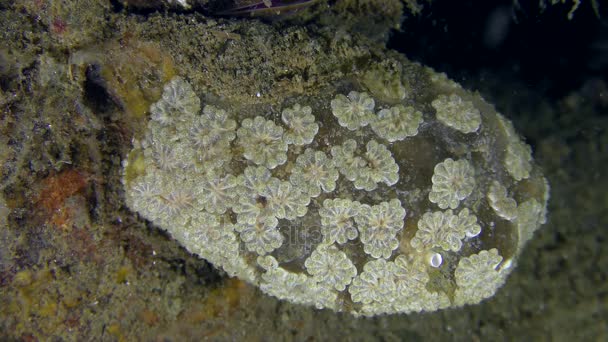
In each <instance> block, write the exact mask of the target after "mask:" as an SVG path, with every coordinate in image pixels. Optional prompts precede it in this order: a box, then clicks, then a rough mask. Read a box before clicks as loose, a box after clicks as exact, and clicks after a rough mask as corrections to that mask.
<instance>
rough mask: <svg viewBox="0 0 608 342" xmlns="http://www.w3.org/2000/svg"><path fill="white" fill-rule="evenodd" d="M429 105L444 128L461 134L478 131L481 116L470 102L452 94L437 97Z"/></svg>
mask: <svg viewBox="0 0 608 342" xmlns="http://www.w3.org/2000/svg"><path fill="white" fill-rule="evenodd" d="M431 104H432V105H433V108H435V110H436V112H437V120H439V121H440V122H441V123H443V124H445V125H446V126H449V127H452V128H454V129H456V130H458V131H460V132H462V133H474V132H476V131H477V130H478V129H479V125H480V124H481V115H480V113H479V109H477V108H475V106H474V105H473V103H472V102H471V101H464V100H463V99H462V98H461V97H460V96H458V95H456V94H452V95H450V96H446V95H439V96H438V97H437V98H436V99H435V100H433V102H432V103H431Z"/></svg>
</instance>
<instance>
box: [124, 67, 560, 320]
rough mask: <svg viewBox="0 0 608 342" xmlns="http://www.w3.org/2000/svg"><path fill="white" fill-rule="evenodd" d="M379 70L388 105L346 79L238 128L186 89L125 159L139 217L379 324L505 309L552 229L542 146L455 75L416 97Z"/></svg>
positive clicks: (171, 97) (247, 274)
mask: <svg viewBox="0 0 608 342" xmlns="http://www.w3.org/2000/svg"><path fill="white" fill-rule="evenodd" d="M395 68H396V70H397V69H398V70H401V68H400V67H399V68H397V66H395ZM374 70H376V71H374V72H376V73H377V70H380V69H378V68H376V69H374ZM374 72H371V73H363V75H367V76H366V77H368V79H367V80H364V81H363V82H362V83H363V84H364V86H366V87H368V89H367V90H368V91H370V92H372V94H382V96H379V97H378V98H372V96H370V95H369V94H367V93H365V92H363V89H361V88H360V86H358V84H361V83H358V82H352V83H349V81H345V82H344V83H342V84H340V88H339V89H334V90H333V91H331V90H329V91H324V92H323V93H319V94H317V95H316V96H315V97H310V96H309V97H304V96H300V97H298V98H297V102H296V101H294V100H295V99H286V100H285V103H289V104H290V105H289V106H285V107H280V106H279V107H276V106H269V107H266V108H257V107H255V106H254V107H248V109H246V110H242V109H241V110H239V115H236V114H235V113H234V112H233V111H232V110H231V108H232V107H230V106H229V105H226V104H225V103H224V104H218V103H205V104H203V105H201V101H200V99H199V97H198V96H197V95H196V94H195V93H194V91H193V89H192V87H191V86H190V85H189V84H188V82H186V81H185V80H184V79H182V78H179V77H177V78H174V79H173V80H172V81H170V82H169V83H168V84H167V85H166V86H165V87H164V89H165V92H164V93H163V95H162V97H161V99H160V100H159V101H158V102H157V103H155V104H154V105H152V107H151V109H150V110H151V119H150V120H149V122H148V125H147V130H146V132H145V134H144V135H143V136H141V137H137V138H136V139H135V140H134V147H133V151H132V152H131V153H130V155H129V156H128V157H127V158H126V160H125V161H124V168H125V169H124V175H125V176H124V185H125V190H126V191H125V194H126V202H127V205H128V206H129V207H130V208H132V209H133V210H135V211H137V212H138V213H139V214H140V215H141V216H142V217H144V218H146V219H148V220H150V221H152V222H153V223H154V224H156V225H158V226H159V227H161V228H163V229H165V230H167V231H168V232H169V233H170V234H171V235H172V236H173V237H174V238H175V239H176V240H178V241H179V242H180V243H181V244H182V245H183V246H184V247H185V248H187V249H188V250H189V251H190V252H192V253H194V254H197V255H199V256H200V257H201V258H205V259H206V260H208V261H210V262H211V263H212V264H214V265H215V266H217V267H219V268H222V269H223V270H225V271H226V272H227V273H228V274H229V275H230V276H236V277H239V278H241V279H243V280H245V281H248V282H250V283H252V284H255V285H257V286H259V287H260V289H261V290H262V291H263V292H265V293H267V294H269V295H272V296H275V297H277V298H280V299H283V300H288V301H291V302H294V303H300V304H306V305H311V306H315V307H316V308H329V309H333V310H336V311H348V312H350V313H353V314H355V315H367V316H373V315H379V314H385V313H398V312H405V313H407V312H419V311H432V310H438V309H441V308H445V307H449V306H458V305H463V304H473V303H477V302H479V301H481V300H483V299H485V298H488V297H491V296H492V295H493V294H494V293H495V292H496V290H497V289H498V288H499V287H500V286H501V285H502V283H503V282H504V281H505V279H506V276H507V275H508V273H509V272H510V271H511V265H513V264H514V260H515V259H516V258H517V256H518V253H519V252H520V251H521V249H522V248H523V246H524V244H525V242H526V241H527V240H529V239H530V238H531V237H532V235H533V233H534V231H535V230H537V229H538V227H539V226H540V225H541V224H542V223H544V221H545V215H546V203H547V200H548V185H547V184H546V181H545V179H544V178H543V177H542V175H541V174H540V172H539V171H538V169H537V168H536V167H535V166H534V164H533V162H532V159H531V154H530V149H529V147H527V145H525V144H524V143H523V142H522V141H521V139H519V137H518V136H517V134H516V133H515V131H514V130H513V127H512V125H511V124H510V122H508V121H507V120H506V119H505V118H503V117H502V116H500V115H499V114H496V113H494V112H493V111H492V110H490V109H488V108H486V107H484V108H483V110H482V108H476V107H475V105H474V104H475V103H481V104H483V101H480V100H475V99H473V98H472V97H473V95H470V94H468V93H467V92H465V91H464V90H463V89H462V88H461V87H459V86H458V85H457V84H456V83H454V82H452V81H450V80H449V79H447V78H446V77H445V76H442V75H437V74H435V73H433V72H431V71H429V70H427V69H423V68H421V67H419V68H418V72H419V73H418V74H417V75H414V76H416V77H413V76H412V77H411V78H409V79H410V80H417V79H420V80H425V79H426V80H425V81H420V82H421V83H420V84H416V83H407V89H408V94H410V95H411V96H404V94H403V91H404V90H405V88H404V86H403V84H404V82H405V81H404V78H403V75H400V76H399V77H396V76H394V75H386V74H382V75H377V74H374ZM380 76H382V77H381V78H379V79H376V80H374V79H373V77H380ZM385 81H386V82H385ZM383 84H386V86H390V87H391V89H387V90H386V91H383V90H382V89H380V88H381V87H382V85H383ZM379 87H380V88H379ZM410 90H411V93H410V92H409V91H410ZM425 92H426V93H427V94H426V95H424V96H419V94H425ZM344 93H348V95H347V96H346V95H343V94H344ZM454 96H457V97H454ZM206 98H210V99H213V98H218V97H216V96H208V97H206ZM219 98H221V97H219ZM416 98H423V99H441V101H439V102H437V100H436V101H433V103H428V101H429V100H426V101H427V102H424V101H423V100H415V99H416ZM442 101H444V102H446V101H447V102H446V103H447V104H446V103H443V104H441V105H438V103H442ZM450 101H451V102H450ZM201 107H202V110H201ZM433 107H436V108H435V111H436V112H437V113H436V114H434V113H433ZM439 107H441V108H443V109H441V110H449V112H450V113H449V115H448V118H446V117H443V115H444V114H445V113H444V114H440V112H441V110H439ZM444 107H445V108H444ZM237 108H242V104H240V105H239V106H237ZM375 108H378V109H375ZM446 108H447V109H446ZM375 110H377V112H374V111H375ZM313 113H315V115H313ZM478 116H479V117H478ZM482 119H483V120H482ZM445 125H448V126H450V127H451V128H454V129H456V130H459V131H460V132H461V133H467V134H466V135H465V134H460V133H457V132H456V133H454V132H449V129H448V131H447V132H448V134H446V128H445ZM480 146H483V148H480ZM515 199H517V201H516V200H515ZM518 202H519V203H518ZM478 218H479V219H478ZM505 237H509V238H508V239H505ZM503 259H504V260H506V261H503Z"/></svg>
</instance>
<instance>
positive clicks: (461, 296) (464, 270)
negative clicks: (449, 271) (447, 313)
mask: <svg viewBox="0 0 608 342" xmlns="http://www.w3.org/2000/svg"><path fill="white" fill-rule="evenodd" d="M501 261H502V256H500V255H499V254H498V250H497V249H496V248H492V249H490V250H489V251H486V250H483V251H481V252H479V253H477V254H473V255H471V256H468V257H466V258H462V259H460V261H459V262H458V267H457V268H456V271H455V272H454V276H455V278H456V285H457V288H456V293H455V294H454V300H455V302H456V303H457V304H459V305H462V304H471V303H479V302H480V301H481V300H483V299H485V298H488V297H491V296H492V295H494V293H495V292H496V289H498V288H499V287H500V286H502V284H503V283H504V281H505V277H506V272H505V270H506V269H503V270H501V269H500V268H499V265H500V263H501Z"/></svg>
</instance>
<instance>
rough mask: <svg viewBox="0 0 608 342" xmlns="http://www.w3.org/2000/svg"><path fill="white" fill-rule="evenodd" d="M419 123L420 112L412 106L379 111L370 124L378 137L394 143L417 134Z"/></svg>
mask: <svg viewBox="0 0 608 342" xmlns="http://www.w3.org/2000/svg"><path fill="white" fill-rule="evenodd" d="M421 123H422V113H421V112H419V111H417V110H416V109H414V107H412V106H407V107H404V106H403V105H397V106H394V107H391V108H388V109H382V110H381V111H379V112H378V117H377V118H376V120H374V121H373V122H372V129H373V130H374V132H375V133H376V134H377V135H378V136H379V137H383V138H384V139H386V140H388V141H389V142H395V141H398V140H404V139H405V138H407V137H411V136H415V135H416V134H418V126H420V124H421Z"/></svg>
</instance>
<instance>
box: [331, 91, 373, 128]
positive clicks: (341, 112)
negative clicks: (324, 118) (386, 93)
mask: <svg viewBox="0 0 608 342" xmlns="http://www.w3.org/2000/svg"><path fill="white" fill-rule="evenodd" d="M374 104H375V102H374V99H372V98H371V97H370V96H369V95H368V94H367V93H359V92H357V91H354V90H353V91H351V92H350V93H348V95H347V96H344V95H342V94H338V95H337V96H336V97H335V98H334V99H333V100H331V112H332V113H333V114H334V115H335V116H336V118H338V122H339V123H340V126H342V127H346V128H348V129H349V130H351V131H354V130H356V129H358V128H360V127H364V126H367V125H368V124H369V123H370V122H371V121H372V120H373V119H374Z"/></svg>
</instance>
